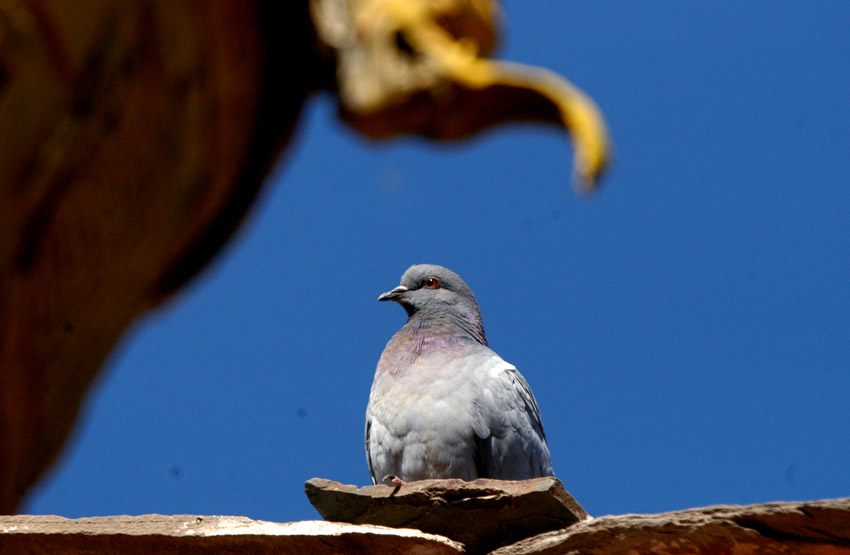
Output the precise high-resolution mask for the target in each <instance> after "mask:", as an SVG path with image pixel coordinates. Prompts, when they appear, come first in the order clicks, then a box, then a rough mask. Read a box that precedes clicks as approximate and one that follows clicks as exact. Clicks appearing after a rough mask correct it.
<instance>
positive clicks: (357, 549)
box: [0, 515, 463, 555]
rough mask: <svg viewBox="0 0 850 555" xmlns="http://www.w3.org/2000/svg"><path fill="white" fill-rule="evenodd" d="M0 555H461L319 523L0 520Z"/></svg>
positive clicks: (375, 531) (451, 546)
mask: <svg viewBox="0 0 850 555" xmlns="http://www.w3.org/2000/svg"><path fill="white" fill-rule="evenodd" d="M0 552H2V553H28V554H41V553H44V554H48V553H49V554H51V555H53V554H69V555H70V554H74V555H81V554H94V553H122V554H129V555H136V554H139V555H141V554H148V553H180V554H181V555H184V554H195V553H235V552H238V553H252V554H253V553H258V554H262V553H275V554H278V553H283V554H287V553H292V554H302V553H317V554H323V553H390V554H402V553H416V554H431V553H433V554H450V553H453V554H454V553H462V552H463V547H462V546H461V545H459V544H457V543H455V542H453V541H451V540H449V539H447V538H444V537H441V536H436V535H433V534H425V533H423V532H420V531H418V530H405V529H394V528H386V527H382V526H368V525H353V524H341V523H336V522H323V521H302V522H289V523H284V524H280V523H276V522H264V521H260V520H251V519H250V518H246V517H238V516H193V515H173V516H164V515H142V516H106V517H92V518H77V519H70V518H64V517H60V516H30V515H18V516H0Z"/></svg>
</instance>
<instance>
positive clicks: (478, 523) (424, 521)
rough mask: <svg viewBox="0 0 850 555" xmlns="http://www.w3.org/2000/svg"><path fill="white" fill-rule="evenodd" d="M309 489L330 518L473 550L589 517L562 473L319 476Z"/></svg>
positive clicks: (469, 550) (505, 543) (486, 549)
mask: <svg viewBox="0 0 850 555" xmlns="http://www.w3.org/2000/svg"><path fill="white" fill-rule="evenodd" d="M306 492H307V497H309V498H310V502H311V503H312V504H313V506H314V507H316V509H317V510H318V511H319V513H320V514H321V515H322V517H324V518H325V520H330V521H335V522H349V523H352V524H377V525H381V526H391V527H393V528H415V529H417V530H421V531H423V532H429V533H432V534H440V535H442V536H447V537H449V538H451V539H453V540H456V541H459V542H461V543H463V544H464V545H465V546H466V550H467V551H468V552H470V553H484V552H487V551H490V550H492V549H495V548H497V547H499V546H503V545H507V544H510V543H513V542H515V541H518V540H519V539H522V538H527V537H529V536H532V535H535V534H539V533H541V532H544V531H549V530H558V529H561V528H564V527H566V526H569V525H571V524H573V523H575V522H578V521H580V520H583V519H586V518H589V517H588V515H587V513H586V512H585V511H584V509H582V508H581V506H580V505H579V504H578V503H577V502H576V500H575V499H573V497H572V496H571V495H570V494H569V493H568V492H567V491H566V490H565V489H564V487H563V485H561V482H560V481H559V480H557V479H556V478H537V479H534V480H524V481H516V482H512V481H503V480H488V479H479V480H475V481H473V482H464V481H463V480H422V481H419V482H412V483H410V484H408V485H405V486H402V487H400V488H392V487H389V486H384V485H377V486H366V487H362V488H358V487H357V486H352V485H344V484H340V483H338V482H332V481H330V480H325V479H322V478H313V479H312V480H310V481H308V482H307V484H306Z"/></svg>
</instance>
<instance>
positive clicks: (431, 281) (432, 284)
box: [425, 278, 440, 289]
mask: <svg viewBox="0 0 850 555" xmlns="http://www.w3.org/2000/svg"><path fill="white" fill-rule="evenodd" d="M425 287H427V288H428V289H437V288H438V287H440V280H438V279H437V278H428V279H427V281H425Z"/></svg>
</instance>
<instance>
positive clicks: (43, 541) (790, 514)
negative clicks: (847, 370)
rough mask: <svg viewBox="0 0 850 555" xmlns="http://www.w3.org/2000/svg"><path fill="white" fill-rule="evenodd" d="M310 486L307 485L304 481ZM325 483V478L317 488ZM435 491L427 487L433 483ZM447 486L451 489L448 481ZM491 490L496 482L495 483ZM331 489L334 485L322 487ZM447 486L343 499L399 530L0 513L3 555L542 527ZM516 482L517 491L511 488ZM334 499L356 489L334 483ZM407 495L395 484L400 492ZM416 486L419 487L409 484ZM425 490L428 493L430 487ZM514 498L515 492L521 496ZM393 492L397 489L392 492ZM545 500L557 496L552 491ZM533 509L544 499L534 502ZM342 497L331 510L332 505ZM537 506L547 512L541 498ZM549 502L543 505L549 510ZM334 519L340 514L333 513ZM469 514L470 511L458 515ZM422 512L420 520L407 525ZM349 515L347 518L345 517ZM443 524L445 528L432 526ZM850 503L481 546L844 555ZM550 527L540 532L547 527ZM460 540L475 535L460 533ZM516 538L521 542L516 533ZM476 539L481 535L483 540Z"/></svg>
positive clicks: (400, 543)
mask: <svg viewBox="0 0 850 555" xmlns="http://www.w3.org/2000/svg"><path fill="white" fill-rule="evenodd" d="M311 481H312V482H315V481H316V480H311ZM324 482H327V481H324ZM430 482H436V481H430ZM447 482H448V481H447ZM491 482H495V481H492V480H491ZM330 484H334V483H333V482H330ZM472 484H474V482H470V483H465V484H464V483H461V484H460V485H459V486H458V487H455V486H452V485H450V484H446V485H445V487H443V489H442V491H441V492H440V493H439V494H437V495H435V496H433V498H432V499H433V500H434V504H433V505H432V506H431V507H425V506H424V505H422V504H421V503H420V501H421V498H423V496H426V492H425V491H424V490H420V491H419V492H418V493H414V494H413V495H402V496H401V497H400V498H399V499H396V500H392V499H391V498H389V497H388V493H389V491H391V490H392V488H389V487H387V486H375V487H377V488H384V489H385V490H388V491H387V492H383V491H379V490H375V492H373V495H374V497H372V502H373V503H374V504H375V505H376V506H381V507H382V508H380V509H378V510H376V511H373V510H371V509H369V508H368V505H369V499H370V496H369V494H368V493H366V492H365V491H364V490H368V489H369V488H361V489H360V492H359V493H358V492H356V489H357V488H354V490H355V491H354V492H351V495H356V496H358V498H357V499H353V500H352V501H353V504H352V506H351V508H352V509H354V510H355V511H359V510H360V509H362V508H365V509H366V510H365V513H369V514H372V515H373V516H374V515H377V514H379V513H383V515H384V518H385V519H387V520H395V521H399V520H408V524H407V525H406V526H407V527H406V528H399V527H396V525H393V524H387V525H380V526H378V525H370V524H348V523H341V522H322V521H304V522H290V523H285V524H279V523H275V522H263V521H256V520H251V519H248V518H245V517H234V516H191V515H174V516H163V515H144V516H108V517H99V518H80V519H68V518H62V517H59V516H0V552H2V553H7V552H8V553H30V554H42V553H43V554H50V555H55V554H64V555H74V554H77V555H83V554H86V555H89V554H91V553H123V554H147V553H180V554H183V555H187V554H194V553H199V554H200V553H204V554H209V553H258V554H259V553H263V554H264V553H275V554H281V553H293V554H300V553H310V554H316V555H320V554H325V553H328V554H329V553H382V554H383V553H388V554H396V553H434V554H438V553H471V554H476V553H485V552H486V549H487V548H486V547H484V545H483V543H482V542H478V543H477V544H476V543H475V541H473V542H471V543H469V544H466V545H464V544H462V543H460V539H459V538H457V537H454V536H450V537H451V538H452V539H449V538H447V537H444V536H441V535H437V534H435V533H433V532H431V533H429V532H427V531H426V528H428V527H431V526H438V527H441V528H442V529H444V530H447V531H455V532H457V531H459V532H460V533H461V534H464V533H465V532H464V530H463V528H464V526H466V527H468V528H469V529H470V531H471V530H473V529H475V530H483V529H484V528H482V526H484V527H486V523H481V522H479V521H478V519H477V518H476V516H477V515H481V514H482V513H478V512H477V511H478V510H479V508H480V507H481V506H482V505H484V504H485V503H486V504H487V505H488V506H489V508H490V509H492V511H493V514H497V515H498V518H499V522H500V523H499V524H497V526H502V527H504V528H505V530H507V531H508V532H509V533H511V534H512V535H513V536H514V537H516V533H517V532H516V531H517V530H520V529H522V530H525V531H526V532H528V531H530V530H531V529H532V528H533V527H534V526H536V525H539V524H540V523H541V521H542V520H543V519H544V515H543V512H542V511H540V512H539V513H538V514H537V515H536V516H534V515H532V514H531V513H529V509H530V507H529V506H528V505H527V504H526V503H525V502H524V501H523V499H522V496H523V495H524V493H523V492H522V491H511V490H512V489H513V490H515V489H516V486H508V487H506V488H505V489H504V490H499V488H498V487H497V486H496V485H495V484H490V485H489V486H487V487H488V488H490V489H491V495H490V496H489V498H487V497H486V496H481V495H480V494H481V489H480V488H479V489H478V490H477V491H476V487H475V486H472V487H470V486H471V485H472ZM513 484H521V482H514V483H513ZM336 486H338V488H337V490H338V491H342V490H343V489H345V488H349V487H352V488H353V486H343V485H341V484H336ZM405 487H408V486H402V489H404V488H405ZM409 487H411V488H417V487H418V486H417V485H416V484H410V486H409ZM429 487H430V488H432V489H433V487H434V484H433V483H432V484H431V486H429ZM520 489H521V488H520ZM399 493H400V492H399ZM553 493H554V491H553ZM534 495H535V496H537V499H538V500H541V499H540V497H539V496H540V495H545V492H544V491H540V490H538V491H537V493H535V494H534ZM340 502H341V501H340V500H337V501H335V503H340ZM543 502H544V503H547V502H546V501H545V500H543ZM557 502H558V500H557V495H556V496H554V498H553V499H551V500H550V501H549V502H548V503H547V504H548V505H549V506H550V507H551V506H552V503H557ZM340 509H342V510H346V509H345V508H343V507H340ZM465 509H466V510H468V511H469V512H468V514H464V513H463V512H459V511H464V510H465ZM416 513H418V514H421V515H425V514H427V515H428V516H427V521H426V520H423V521H421V522H417V521H415V520H409V519H410V516H411V515H413V514H416ZM351 514H354V513H351ZM441 519H442V520H441ZM848 521H850V498H845V499H831V500H825V501H811V502H804V503H798V502H791V503H765V504H762V505H750V506H746V507H739V506H714V507H704V508H700V509H689V510H687V511H674V512H670V513H662V514H656V515H621V516H603V517H599V518H588V519H584V520H581V521H579V522H576V523H573V524H565V526H564V527H562V528H560V529H557V530H553V531H550V532H545V533H542V534H537V535H532V536H529V537H525V538H524V539H520V540H519V541H516V542H515V543H513V541H514V540H513V539H511V538H509V537H508V536H505V537H501V538H498V537H497V538H494V537H489V538H487V539H486V541H487V542H490V543H491V544H492V543H493V542H495V544H497V545H500V546H502V547H499V548H498V549H497V550H496V551H493V552H492V553H494V554H496V555H542V554H552V555H555V554H562V553H580V554H593V555H628V554H643V553H653V554H658V555H661V554H671V555H672V554H677V555H678V554H685V553H687V554H706V555H715V554H718V553H737V554H749V553H753V554H755V553H799V554H816V555H838V554H844V555H846V554H848V553H850V527H848V526H847V522H848ZM547 525H548V523H544V526H547ZM466 535H467V537H473V536H471V535H470V534H466ZM520 537H521V534H520ZM482 539H484V538H482Z"/></svg>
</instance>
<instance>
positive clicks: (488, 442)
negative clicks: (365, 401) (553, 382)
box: [366, 264, 554, 485]
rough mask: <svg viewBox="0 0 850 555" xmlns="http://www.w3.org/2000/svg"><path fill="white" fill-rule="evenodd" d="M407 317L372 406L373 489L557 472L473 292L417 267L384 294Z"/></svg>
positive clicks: (519, 380) (523, 386)
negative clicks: (491, 344)
mask: <svg viewBox="0 0 850 555" xmlns="http://www.w3.org/2000/svg"><path fill="white" fill-rule="evenodd" d="M378 300H379V301H395V302H397V303H399V304H400V305H401V306H402V307H404V309H405V310H406V311H407V316H408V319H407V323H406V324H405V325H404V326H403V327H402V328H401V329H400V330H399V331H398V332H396V334H395V335H393V337H392V339H390V341H389V343H387V346H386V348H385V349H384V352H383V354H382V355H381V359H380V360H379V361H378V368H377V370H376V371H375V380H374V382H373V383H372V392H371V394H370V395H369V406H368V407H367V409H366V458H367V460H368V462H369V472H370V473H371V474H372V482H373V483H376V484H377V483H380V482H386V483H392V484H396V485H399V484H402V483H405V482H410V481H414V480H425V479H429V478H460V479H463V480H474V479H476V478H496V479H501V480H524V479H527V478H536V477H540V476H553V475H554V474H553V471H552V461H551V459H550V458H549V447H548V446H547V445H546V435H545V434H544V433H543V423H542V422H541V419H540V409H538V408H537V402H536V401H535V400H534V395H532V393H531V388H529V387H528V384H527V383H526V381H525V379H524V378H523V377H522V375H521V374H520V373H519V372H518V371H517V369H516V368H515V367H514V366H513V365H511V364H509V363H507V362H505V361H504V360H502V359H501V357H499V355H497V354H496V353H494V352H493V351H491V350H490V348H489V347H488V346H487V338H486V336H485V335H484V323H483V322H482V321H481V313H480V312H479V310H478V303H477V302H476V301H475V296H474V295H473V294H472V291H471V290H470V289H469V287H468V286H467V285H466V283H465V282H464V281H463V280H462V279H461V278H460V276H458V275H457V274H456V273H454V272H452V271H451V270H449V269H447V268H443V267H442V266H435V265H432V264H420V265H416V266H411V267H410V268H409V269H408V270H407V271H406V272H405V273H404V275H403V276H402V277H401V285H399V286H398V287H396V288H395V289H393V290H392V291H388V292H386V293H384V294H383V295H381V296H380V297H378Z"/></svg>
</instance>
